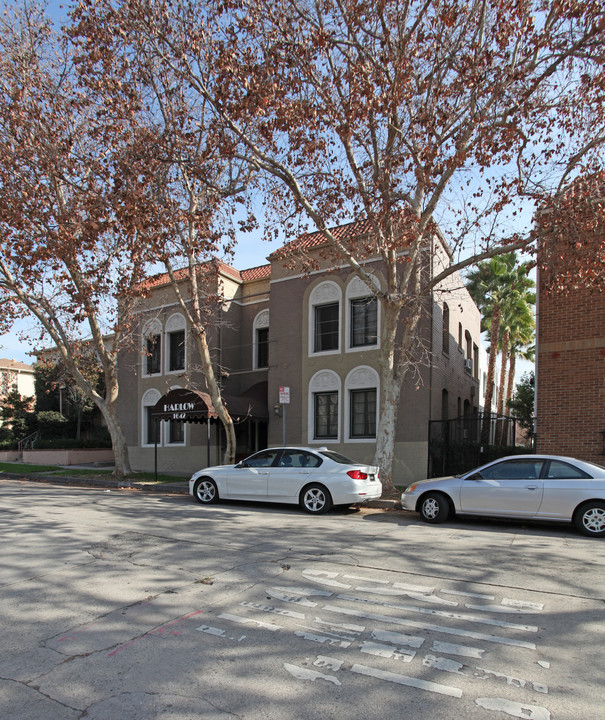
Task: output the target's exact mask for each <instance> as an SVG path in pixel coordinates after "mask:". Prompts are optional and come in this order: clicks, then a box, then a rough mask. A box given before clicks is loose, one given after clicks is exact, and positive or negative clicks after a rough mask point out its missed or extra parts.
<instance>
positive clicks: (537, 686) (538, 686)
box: [475, 667, 548, 695]
mask: <svg viewBox="0 0 605 720" xmlns="http://www.w3.org/2000/svg"><path fill="white" fill-rule="evenodd" d="M475 677H476V678H479V680H488V679H491V678H496V679H500V680H506V684H507V685H512V687H517V688H524V687H526V686H527V685H528V683H529V684H531V685H532V687H533V689H534V690H535V691H536V692H539V693H544V694H545V695H547V694H548V686H547V685H544V684H543V683H535V682H532V681H531V680H529V681H528V680H524V679H523V678H517V677H514V676H512V675H505V674H504V673H501V672H498V671H497V670H486V669H485V668H480V667H478V668H476V672H475Z"/></svg>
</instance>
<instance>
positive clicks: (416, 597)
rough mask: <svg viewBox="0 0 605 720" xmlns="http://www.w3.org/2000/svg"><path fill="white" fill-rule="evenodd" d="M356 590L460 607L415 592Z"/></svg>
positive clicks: (447, 601)
mask: <svg viewBox="0 0 605 720" xmlns="http://www.w3.org/2000/svg"><path fill="white" fill-rule="evenodd" d="M355 590H359V591H360V592H371V593H374V594H375V595H394V596H396V595H399V596H400V595H405V596H406V597H410V598H412V599H413V600H422V601H424V602H428V603H434V604H435V605H450V606H453V607H456V606H457V605H458V603H457V602H454V601H453V600H444V599H443V598H440V597H437V596H435V595H425V594H422V593H418V592H414V591H413V590H403V589H399V590H396V589H394V588H371V587H361V586H358V587H356V588H355Z"/></svg>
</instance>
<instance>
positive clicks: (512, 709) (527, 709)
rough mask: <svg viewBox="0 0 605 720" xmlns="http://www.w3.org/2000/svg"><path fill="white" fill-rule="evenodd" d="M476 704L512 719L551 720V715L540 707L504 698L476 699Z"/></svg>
mask: <svg viewBox="0 0 605 720" xmlns="http://www.w3.org/2000/svg"><path fill="white" fill-rule="evenodd" d="M475 702H476V703H477V705H479V707H482V708H484V709H485V710H495V711H496V712H503V713H506V714H507V715H510V716H511V717H516V718H524V719H525V720H550V713H549V712H548V710H547V709H546V708H545V707H541V706H540V705H522V704H521V703H518V702H514V701H512V700H505V699H504V698H488V697H485V698H476V700H475Z"/></svg>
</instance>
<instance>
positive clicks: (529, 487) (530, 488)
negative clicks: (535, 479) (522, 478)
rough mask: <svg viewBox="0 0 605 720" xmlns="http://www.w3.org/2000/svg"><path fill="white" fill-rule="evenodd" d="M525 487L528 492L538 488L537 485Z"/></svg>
mask: <svg viewBox="0 0 605 720" xmlns="http://www.w3.org/2000/svg"><path fill="white" fill-rule="evenodd" d="M525 487H526V488H527V489H528V490H537V489H538V486H537V485H526V486H525Z"/></svg>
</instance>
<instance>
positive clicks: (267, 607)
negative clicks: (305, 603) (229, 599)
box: [240, 602, 306, 620]
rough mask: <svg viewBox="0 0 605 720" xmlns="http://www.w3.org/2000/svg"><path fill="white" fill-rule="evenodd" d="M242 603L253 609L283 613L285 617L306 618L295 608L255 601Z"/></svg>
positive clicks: (276, 613)
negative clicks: (283, 607)
mask: <svg viewBox="0 0 605 720" xmlns="http://www.w3.org/2000/svg"><path fill="white" fill-rule="evenodd" d="M240 605H241V606H242V607H247V608H251V609H252V610H261V611H262V612H267V613H274V614H275V615H283V616H284V617H291V618H296V619H297V620H304V619H305V617H306V616H305V614H304V613H299V612H294V611H293V610H283V609H282V608H276V607H273V606H272V605H260V604H259V603H253V602H241V603H240Z"/></svg>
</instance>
